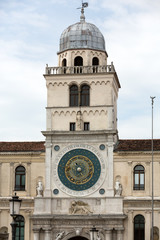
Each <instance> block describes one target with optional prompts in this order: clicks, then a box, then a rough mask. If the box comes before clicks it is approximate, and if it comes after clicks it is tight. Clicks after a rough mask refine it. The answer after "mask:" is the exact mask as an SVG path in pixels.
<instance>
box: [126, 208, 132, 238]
mask: <svg viewBox="0 0 160 240" xmlns="http://www.w3.org/2000/svg"><path fill="white" fill-rule="evenodd" d="M127 235H128V239H130V240H133V235H134V233H133V211H128V229H127Z"/></svg>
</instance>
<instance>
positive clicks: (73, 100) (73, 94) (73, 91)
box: [70, 85, 78, 106]
mask: <svg viewBox="0 0 160 240" xmlns="http://www.w3.org/2000/svg"><path fill="white" fill-rule="evenodd" d="M70 106H78V87H77V86H76V85H72V86H71V87H70Z"/></svg>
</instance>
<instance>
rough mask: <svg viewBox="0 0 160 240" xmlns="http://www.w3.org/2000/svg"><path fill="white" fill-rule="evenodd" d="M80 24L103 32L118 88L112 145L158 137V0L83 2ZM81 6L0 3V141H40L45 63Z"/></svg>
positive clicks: (63, 0) (53, 58) (54, 1)
mask: <svg viewBox="0 0 160 240" xmlns="http://www.w3.org/2000/svg"><path fill="white" fill-rule="evenodd" d="M88 3H89V7H88V8H86V9H85V17H86V21H87V22H90V23H93V24H95V25H96V26H97V27H98V28H99V29H100V31H101V32H102V33H103V35H104V37H105V42H106V51H107V53H108V55H109V57H108V64H110V63H111V62H112V61H113V63H114V66H115V69H116V72H117V74H118V77H119V81H120V83H121V89H120V90H119V98H118V132H119V138H120V139H148V138H151V120H152V106H151V99H150V96H152V97H154V96H155V97H156V98H155V100H154V105H153V126H154V138H160V124H159V123H160V14H159V13H160V1H159V0H138V1H135V0H115V1H113V0H101V1H98V0H88ZM80 6H81V0H46V1H44V0H34V1H33V0H21V1H19V0H5V1H3V0H0V126H1V127H0V141H41V140H45V139H44V136H43V135H42V133H41V131H44V130H45V129H46V112H45V107H46V105H47V101H46V99H47V97H46V93H47V92H46V84H45V79H44V77H43V74H44V73H45V65H46V64H48V65H49V66H57V63H58V58H57V51H58V50H59V39H60V35H61V33H62V32H63V30H64V29H66V28H67V27H68V26H69V25H71V24H74V23H76V22H78V21H79V18H80V10H79V9H77V8H78V7H80Z"/></svg>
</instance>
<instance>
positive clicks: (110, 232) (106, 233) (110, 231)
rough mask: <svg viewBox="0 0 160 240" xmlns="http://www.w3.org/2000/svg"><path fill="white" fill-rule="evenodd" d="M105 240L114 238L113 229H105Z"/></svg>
mask: <svg viewBox="0 0 160 240" xmlns="http://www.w3.org/2000/svg"><path fill="white" fill-rule="evenodd" d="M105 240H112V230H105Z"/></svg>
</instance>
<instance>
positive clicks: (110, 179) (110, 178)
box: [107, 142, 114, 196]
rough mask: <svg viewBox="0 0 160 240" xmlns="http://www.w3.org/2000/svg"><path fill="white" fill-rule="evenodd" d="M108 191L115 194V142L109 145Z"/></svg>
mask: <svg viewBox="0 0 160 240" xmlns="http://www.w3.org/2000/svg"><path fill="white" fill-rule="evenodd" d="M107 145H108V189H109V190H110V191H111V196H112V195H113V194H114V193H113V142H109V143H108V144H107Z"/></svg>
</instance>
